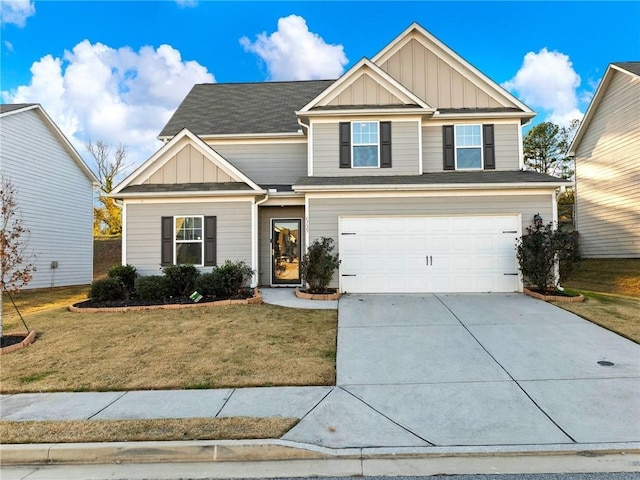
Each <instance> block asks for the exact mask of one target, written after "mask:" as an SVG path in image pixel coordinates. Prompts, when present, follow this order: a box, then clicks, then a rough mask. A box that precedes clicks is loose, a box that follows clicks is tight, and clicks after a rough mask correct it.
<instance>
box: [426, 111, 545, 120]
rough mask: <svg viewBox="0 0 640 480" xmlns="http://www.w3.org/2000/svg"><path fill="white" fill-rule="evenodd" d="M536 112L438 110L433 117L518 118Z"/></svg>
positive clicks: (527, 116)
mask: <svg viewBox="0 0 640 480" xmlns="http://www.w3.org/2000/svg"><path fill="white" fill-rule="evenodd" d="M535 116H536V114H535V113H533V112H532V113H523V112H469V113H440V112H436V113H435V114H434V116H433V118H434V119H435V118H438V119H440V118H441V119H443V120H456V119H465V118H474V119H476V118H487V119H491V118H494V117H495V118H518V119H527V120H529V119H531V118H533V117H535Z"/></svg>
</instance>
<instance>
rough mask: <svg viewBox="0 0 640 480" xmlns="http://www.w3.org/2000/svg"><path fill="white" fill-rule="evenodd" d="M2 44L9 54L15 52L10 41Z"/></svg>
mask: <svg viewBox="0 0 640 480" xmlns="http://www.w3.org/2000/svg"><path fill="white" fill-rule="evenodd" d="M2 44H3V45H4V48H6V49H7V51H8V52H12V53H13V52H14V51H15V50H14V48H13V43H11V42H10V41H9V40H4V41H3V42H2Z"/></svg>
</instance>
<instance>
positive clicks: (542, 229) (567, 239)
mask: <svg viewBox="0 0 640 480" xmlns="http://www.w3.org/2000/svg"><path fill="white" fill-rule="evenodd" d="M526 231H527V234H526V235H523V236H522V237H521V238H520V239H519V240H518V243H517V244H516V255H517V257H518V263H519V264H520V271H521V272H522V276H523V279H524V282H525V284H526V285H527V286H532V287H533V288H536V289H537V290H539V291H541V292H551V291H554V290H556V287H557V284H558V283H557V282H558V280H559V279H558V278H557V277H556V265H557V264H558V262H559V264H560V268H561V271H562V270H564V271H565V274H566V273H571V271H572V270H573V266H574V265H575V263H576V262H577V261H578V260H579V258H580V252H579V248H578V236H577V235H574V234H571V233H564V232H559V231H557V230H554V228H553V223H548V224H546V225H545V224H543V222H542V221H536V222H535V223H534V225H531V226H529V227H527V228H526Z"/></svg>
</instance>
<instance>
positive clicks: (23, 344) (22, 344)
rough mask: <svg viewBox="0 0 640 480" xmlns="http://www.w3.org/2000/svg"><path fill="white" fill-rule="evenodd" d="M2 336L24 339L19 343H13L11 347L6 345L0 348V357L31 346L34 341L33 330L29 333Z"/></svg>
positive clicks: (34, 333)
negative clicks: (19, 336)
mask: <svg viewBox="0 0 640 480" xmlns="http://www.w3.org/2000/svg"><path fill="white" fill-rule="evenodd" d="M3 335H6V336H10V335H25V338H24V340H22V341H21V342H19V343H14V344H13V345H8V346H6V347H2V348H0V355H6V354H7V353H11V352H15V351H16V350H20V349H21V348H24V347H27V346H29V345H31V344H32V343H33V342H34V341H35V339H36V331H35V330H31V331H30V332H14V333H3Z"/></svg>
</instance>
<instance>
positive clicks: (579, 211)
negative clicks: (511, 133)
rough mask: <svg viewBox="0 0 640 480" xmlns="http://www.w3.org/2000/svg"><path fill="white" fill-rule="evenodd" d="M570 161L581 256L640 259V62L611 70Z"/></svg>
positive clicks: (629, 63)
mask: <svg viewBox="0 0 640 480" xmlns="http://www.w3.org/2000/svg"><path fill="white" fill-rule="evenodd" d="M569 156H571V157H574V158H575V162H576V201H577V203H576V228H577V230H578V231H579V232H580V250H581V252H582V255H583V256H584V257H587V258H640V62H623V63H612V64H610V65H609V67H608V68H607V71H606V72H605V74H604V77H603V78H602V81H601V82H600V86H599V87H598V90H597V91H596V94H595V95H594V97H593V99H592V100H591V104H590V105H589V109H588V110H587V113H586V115H585V117H584V120H582V123H581V125H580V128H579V129H578V131H577V132H576V136H575V138H574V139H573V142H572V144H571V146H570V147H569Z"/></svg>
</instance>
